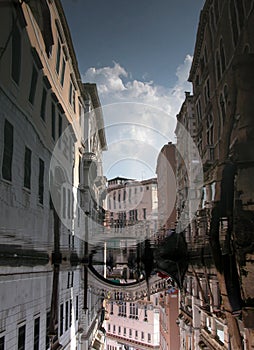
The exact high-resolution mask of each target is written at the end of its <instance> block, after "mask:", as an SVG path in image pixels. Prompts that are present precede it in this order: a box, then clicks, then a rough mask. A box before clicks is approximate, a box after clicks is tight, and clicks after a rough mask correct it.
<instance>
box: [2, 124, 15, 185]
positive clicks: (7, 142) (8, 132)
mask: <svg viewBox="0 0 254 350" xmlns="http://www.w3.org/2000/svg"><path fill="white" fill-rule="evenodd" d="M12 156H13V126H12V124H11V123H9V122H8V120H5V123H4V152H3V163H2V176H3V179H5V180H8V181H11V180H12Z"/></svg>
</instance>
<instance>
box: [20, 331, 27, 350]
mask: <svg viewBox="0 0 254 350" xmlns="http://www.w3.org/2000/svg"><path fill="white" fill-rule="evenodd" d="M25 344H26V325H23V326H21V327H19V331H18V350H25Z"/></svg>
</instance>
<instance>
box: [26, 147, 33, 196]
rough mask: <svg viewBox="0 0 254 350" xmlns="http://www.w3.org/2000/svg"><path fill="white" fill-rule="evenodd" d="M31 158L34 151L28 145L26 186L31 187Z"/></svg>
mask: <svg viewBox="0 0 254 350" xmlns="http://www.w3.org/2000/svg"><path fill="white" fill-rule="evenodd" d="M31 159H32V152H31V150H30V149H29V148H28V147H26V148H25V159H24V187H25V188H28V189H30V188H31Z"/></svg>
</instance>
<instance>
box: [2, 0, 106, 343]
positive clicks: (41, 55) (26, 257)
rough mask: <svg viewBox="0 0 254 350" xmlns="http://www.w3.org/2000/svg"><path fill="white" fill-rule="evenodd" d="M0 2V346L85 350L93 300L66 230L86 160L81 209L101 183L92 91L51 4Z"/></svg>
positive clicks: (77, 244)
mask: <svg viewBox="0 0 254 350" xmlns="http://www.w3.org/2000/svg"><path fill="white" fill-rule="evenodd" d="M0 7H1V11H0V17H1V31H0V33H1V34H0V46H1V52H0V101H1V112H0V149H1V151H0V164H1V177H0V193H1V204H0V206H1V209H0V210H1V224H0V230H1V248H0V249H1V285H2V287H1V292H0V300H1V303H0V304H1V306H0V315H1V316H0V320H1V321H0V344H1V349H13V348H19V349H25V348H26V349H31V348H34V349H39V348H40V349H42V348H44V349H49V348H51V349H58V348H60V347H61V348H65V349H73V348H75V349H88V347H89V346H92V344H93V340H94V339H95V337H96V330H97V328H98V327H100V324H101V319H100V311H101V308H102V305H101V298H100V297H98V296H97V295H93V294H91V291H90V292H89V290H88V291H87V289H86V284H85V281H84V279H83V266H82V264H80V261H81V260H82V259H83V258H84V255H85V252H86V249H85V244H84V239H83V237H82V235H81V234H80V233H79V232H78V230H75V229H74V227H78V226H80V225H81V220H82V218H81V219H80V217H84V214H83V213H84V210H83V208H84V201H83V202H82V204H81V203H80V201H79V198H80V197H82V194H80V193H81V192H82V190H83V187H82V188H81V187H80V183H81V184H83V182H84V181H85V180H84V178H85V177H86V175H85V170H86V169H85V165H86V164H85V161H86V158H89V157H88V156H91V158H92V160H93V162H94V164H95V166H94V167H95V168H96V169H97V171H95V172H92V176H91V179H90V181H91V183H92V184H89V189H91V192H92V191H94V192H95V193H96V195H95V196H93V197H92V196H90V198H87V197H86V200H87V202H88V204H87V205H88V207H89V206H90V207H93V208H95V205H93V206H92V204H91V202H92V198H95V199H96V198H97V199H98V193H99V191H101V190H102V188H101V187H100V186H103V185H101V184H99V182H97V186H96V184H95V179H97V180H98V181H99V180H100V178H101V175H102V173H101V163H100V159H101V152H102V150H103V149H105V145H106V143H105V135H104V131H103V122H102V118H103V117H102V114H101V115H99V114H98V111H97V109H98V104H99V100H98V98H97V100H96V93H97V90H96V87H95V86H89V85H87V84H86V85H85V86H84V85H83V84H82V82H81V77H80V74H79V70H78V64H77V60H76V56H75V52H74V49H73V44H72V41H71V36H70V32H69V29H68V25H67V22H66V18H65V15H64V12H63V8H62V5H61V3H60V1H46V0H43V1H40V2H38V1H29V2H27V1H26V2H25V1H22V2H21V1H20V2H18V1H11V0H10V1H5V2H2V3H1V4H0ZM88 121H89V123H88ZM88 125H91V126H92V127H91V128H90V129H92V128H93V130H90V131H91V132H89V131H88ZM90 133H92V134H93V138H91V137H90V136H89V135H90ZM91 153H92V154H91ZM81 170H82V171H81ZM90 173H91V172H90ZM93 175H94V178H93ZM81 177H82V178H81ZM96 191H97V192H96ZM96 196H97V197H96ZM95 201H96V200H95ZM97 203H98V205H97V206H96V208H95V209H94V210H96V215H95V213H94V212H93V213H91V210H90V211H89V212H88V214H89V217H90V216H91V217H93V219H94V221H95V222H98V221H99V219H98V216H100V215H101V214H99V213H98V212H99V199H98V202H97ZM78 212H80V213H79V214H78ZM82 214H83V215H82ZM79 220H80V222H79ZM84 220H85V219H84ZM83 231H84V230H83V229H82V232H83ZM87 300H88V301H89V302H87ZM85 306H87V310H86V309H85ZM95 326H96V327H97V328H96V327H95Z"/></svg>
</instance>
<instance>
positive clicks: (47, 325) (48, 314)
mask: <svg viewBox="0 0 254 350" xmlns="http://www.w3.org/2000/svg"><path fill="white" fill-rule="evenodd" d="M49 324H50V311H49V312H47V318H46V347H45V349H46V350H47V349H48V348H49V336H48V334H49Z"/></svg>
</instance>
